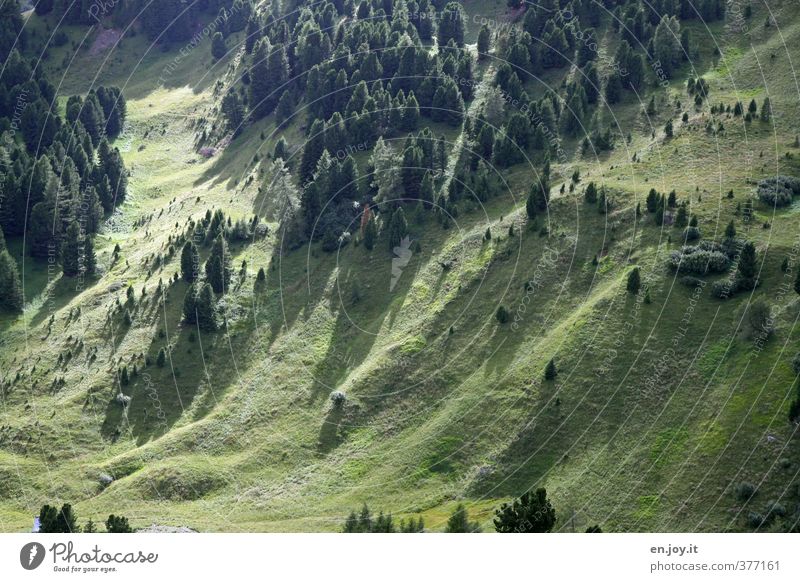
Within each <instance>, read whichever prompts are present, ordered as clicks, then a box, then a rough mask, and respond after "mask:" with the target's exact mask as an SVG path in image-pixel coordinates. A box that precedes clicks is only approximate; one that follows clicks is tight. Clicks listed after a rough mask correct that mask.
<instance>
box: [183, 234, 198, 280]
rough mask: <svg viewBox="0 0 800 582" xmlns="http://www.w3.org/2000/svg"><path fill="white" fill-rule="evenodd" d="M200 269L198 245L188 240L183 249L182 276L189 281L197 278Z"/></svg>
mask: <svg viewBox="0 0 800 582" xmlns="http://www.w3.org/2000/svg"><path fill="white" fill-rule="evenodd" d="M199 271H200V253H199V252H198V250H197V245H195V244H194V242H192V241H186V244H184V245H183V250H182V251H181V277H183V280H184V281H186V282H187V283H191V282H192V281H194V280H196V279H197V276H198V275H199Z"/></svg>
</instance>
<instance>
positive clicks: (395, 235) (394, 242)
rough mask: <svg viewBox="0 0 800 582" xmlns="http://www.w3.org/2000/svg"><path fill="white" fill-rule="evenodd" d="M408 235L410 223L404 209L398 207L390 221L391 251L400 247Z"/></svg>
mask: <svg viewBox="0 0 800 582" xmlns="http://www.w3.org/2000/svg"><path fill="white" fill-rule="evenodd" d="M407 234H408V222H406V215H405V213H404V212H403V208H402V207H398V208H397V209H395V211H394V212H393V213H392V217H391V219H390V220H389V249H390V250H391V249H394V247H396V246H399V245H400V243H401V242H402V240H403V238H404V237H405V236H406V235H407Z"/></svg>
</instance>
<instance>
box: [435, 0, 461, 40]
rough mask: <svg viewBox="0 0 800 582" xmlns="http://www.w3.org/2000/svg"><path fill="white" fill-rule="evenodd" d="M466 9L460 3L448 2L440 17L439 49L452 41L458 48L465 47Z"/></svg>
mask: <svg viewBox="0 0 800 582" xmlns="http://www.w3.org/2000/svg"><path fill="white" fill-rule="evenodd" d="M466 20H467V19H466V16H465V15H464V8H463V7H462V6H461V4H459V3H458V2H448V3H447V5H446V6H445V7H444V9H443V10H442V13H441V14H440V15H439V39H438V40H439V47H440V50H441V48H443V47H446V46H447V44H448V43H449V42H450V40H451V39H452V40H453V41H454V42H455V44H456V46H458V47H463V46H464V33H465V31H466V27H467V25H466Z"/></svg>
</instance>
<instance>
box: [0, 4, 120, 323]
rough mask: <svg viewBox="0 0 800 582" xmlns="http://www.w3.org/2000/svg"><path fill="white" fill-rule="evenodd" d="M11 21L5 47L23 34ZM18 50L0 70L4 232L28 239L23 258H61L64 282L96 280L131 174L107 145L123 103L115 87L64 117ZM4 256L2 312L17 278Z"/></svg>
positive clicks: (1, 252)
mask: <svg viewBox="0 0 800 582" xmlns="http://www.w3.org/2000/svg"><path fill="white" fill-rule="evenodd" d="M8 4H12V5H15V6H16V7H17V8H18V6H17V5H16V3H15V2H12V3H7V4H6V5H4V6H7V5H8ZM4 10H5V8H4ZM6 16H8V20H4V21H3V28H2V29H1V30H0V37H2V38H0V47H8V45H9V41H8V39H7V38H6V35H8V34H12V33H13V31H14V30H15V28H14V27H18V28H17V29H16V30H17V32H18V33H20V34H21V33H22V28H21V27H22V24H21V21H19V20H18V19H16V18H14V17H13V16H12V15H6ZM4 18H5V16H4ZM9 24H11V25H12V26H9ZM23 37H24V35H23ZM21 38H22V37H21ZM21 48H24V43H22V44H20V43H16V45H15V44H14V43H11V47H10V48H9V49H8V55H7V59H6V61H5V66H4V68H3V70H2V72H0V136H1V137H2V139H0V231H1V232H2V233H3V234H4V235H5V237H8V238H9V239H10V238H12V237H18V236H22V235H23V234H25V235H26V237H27V247H26V249H25V252H27V253H29V254H30V255H31V256H33V257H38V258H45V257H47V258H52V259H54V260H58V261H59V262H61V264H62V267H63V272H64V275H66V276H69V277H74V276H78V275H91V274H93V273H94V270H95V266H96V262H95V258H94V247H93V239H92V237H93V235H94V234H95V233H96V232H97V231H98V229H99V227H100V223H101V221H102V219H103V215H104V213H105V212H110V211H112V210H113V209H114V207H115V206H116V205H118V204H120V203H121V202H122V201H123V200H124V199H125V195H126V192H127V170H126V169H125V165H124V163H123V161H122V157H121V155H120V153H119V151H118V150H117V149H116V148H113V147H112V146H111V145H110V143H109V140H113V139H114V138H115V137H117V136H118V135H119V133H120V132H121V131H122V128H123V125H124V123H125V114H126V106H125V99H124V97H123V96H122V94H121V92H120V90H119V89H117V88H116V87H102V86H101V87H98V88H96V89H93V90H91V91H90V92H89V93H88V94H87V95H86V97H85V98H81V97H79V96H73V97H70V98H69V100H68V102H67V108H66V118H62V117H60V116H59V114H58V111H57V109H56V91H55V88H54V86H53V84H52V83H51V82H50V81H49V79H48V78H47V76H46V74H45V73H44V68H43V67H41V66H37V61H36V59H35V58H29V57H28V56H27V55H25V54H24V53H23V52H20V49H21ZM26 225H27V232H23V229H25V228H26ZM6 252H7V249H6V245H5V243H4V244H3V245H2V248H0V289H2V290H3V291H5V293H4V295H5V297H4V299H3V301H2V306H3V307H5V308H7V309H11V310H13V311H17V310H19V309H21V308H22V299H21V292H18V288H19V285H18V275H17V274H16V269H15V267H14V266H13V260H9V258H10V257H7V256H6V254H5V253H6Z"/></svg>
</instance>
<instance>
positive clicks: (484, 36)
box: [478, 24, 492, 60]
mask: <svg viewBox="0 0 800 582" xmlns="http://www.w3.org/2000/svg"><path fill="white" fill-rule="evenodd" d="M491 42H492V33H491V31H490V30H489V26H488V25H487V24H484V25H483V26H481V30H480V32H478V59H479V60H483V59H485V58H486V57H487V56H488V55H489V46H490V44H491Z"/></svg>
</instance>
